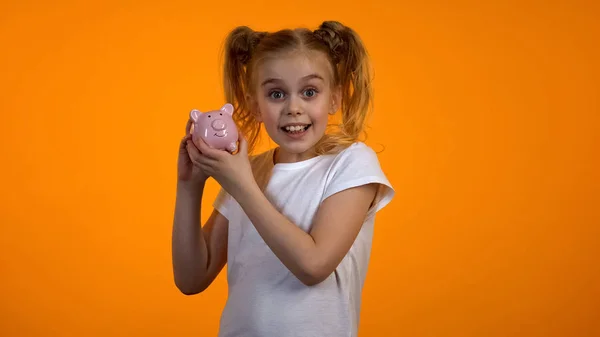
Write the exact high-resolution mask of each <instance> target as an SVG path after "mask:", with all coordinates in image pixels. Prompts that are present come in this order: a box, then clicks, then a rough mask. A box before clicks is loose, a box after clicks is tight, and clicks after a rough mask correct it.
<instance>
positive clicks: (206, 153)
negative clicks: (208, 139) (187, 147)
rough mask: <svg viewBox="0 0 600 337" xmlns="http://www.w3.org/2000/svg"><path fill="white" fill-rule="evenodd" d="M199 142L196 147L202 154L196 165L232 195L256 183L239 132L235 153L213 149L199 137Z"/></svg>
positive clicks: (236, 194) (245, 145) (246, 146)
mask: <svg viewBox="0 0 600 337" xmlns="http://www.w3.org/2000/svg"><path fill="white" fill-rule="evenodd" d="M199 143H200V144H198V149H199V150H200V153H201V154H202V155H201V156H200V157H201V158H200V159H199V160H198V162H197V165H199V166H200V168H201V169H202V171H203V172H205V173H206V174H208V175H210V176H211V177H213V178H214V179H215V180H216V181H217V182H218V183H219V185H221V187H223V188H224V189H225V190H226V191H227V193H229V194H230V195H231V196H232V197H234V198H236V197H237V196H239V193H243V191H244V190H245V189H246V188H248V187H250V185H251V184H256V181H255V180H254V175H253V173H252V167H251V166H250V160H249V159H248V143H247V142H246V139H245V138H244V136H243V135H242V134H241V133H240V137H239V143H240V144H239V150H238V152H237V153H236V154H231V153H229V152H227V151H225V150H218V149H213V148H211V147H210V146H208V144H206V143H205V142H204V141H203V140H202V139H201V138H200V141H199Z"/></svg>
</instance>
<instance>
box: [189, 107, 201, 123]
mask: <svg viewBox="0 0 600 337" xmlns="http://www.w3.org/2000/svg"><path fill="white" fill-rule="evenodd" d="M201 114H202V112H200V110H198V109H194V110H192V111H190V118H191V119H192V120H193V121H194V122H197V121H198V118H200V115H201Z"/></svg>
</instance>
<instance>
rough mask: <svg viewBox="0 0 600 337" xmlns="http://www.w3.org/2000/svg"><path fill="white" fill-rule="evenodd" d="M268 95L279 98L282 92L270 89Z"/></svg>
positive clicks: (281, 96)
mask: <svg viewBox="0 0 600 337" xmlns="http://www.w3.org/2000/svg"><path fill="white" fill-rule="evenodd" d="M269 96H270V97H271V98H273V99H281V98H283V93H282V92H281V91H271V93H269Z"/></svg>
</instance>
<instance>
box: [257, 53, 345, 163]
mask: <svg viewBox="0 0 600 337" xmlns="http://www.w3.org/2000/svg"><path fill="white" fill-rule="evenodd" d="M256 70H257V72H256V80H257V82H256V83H255V85H256V87H255V88H256V90H255V95H254V97H252V101H253V103H254V109H255V111H257V112H256V113H257V118H258V119H259V120H260V121H261V122H262V123H263V124H264V126H265V129H266V131H267V133H268V134H269V136H270V137H271V139H273V141H274V142H275V143H277V145H279V147H280V149H279V153H278V162H296V161H301V160H304V159H308V158H310V157H312V156H313V153H312V150H313V148H314V146H315V144H316V143H317V142H318V141H319V140H320V139H321V137H323V135H324V134H325V129H326V127H327V123H328V116H329V114H333V113H335V112H336V111H337V108H338V106H339V97H340V94H339V91H338V90H332V80H333V78H332V76H331V75H332V69H331V66H330V64H329V61H328V59H327V57H326V56H325V55H324V54H322V53H320V52H312V53H291V54H284V55H278V57H274V58H270V59H266V60H264V61H263V62H262V63H261V64H260V65H259V67H258V68H257V69H256Z"/></svg>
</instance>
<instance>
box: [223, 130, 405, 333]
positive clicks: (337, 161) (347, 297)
mask: <svg viewBox="0 0 600 337" xmlns="http://www.w3.org/2000/svg"><path fill="white" fill-rule="evenodd" d="M273 154H274V150H269V151H266V152H263V153H262V154H259V155H258V156H255V157H252V158H251V162H252V165H253V170H254V171H255V176H256V175H257V172H258V176H257V177H258V178H257V180H259V179H261V178H260V177H259V176H260V175H263V176H266V177H267V178H265V179H266V180H265V181H266V182H268V184H267V185H266V188H265V189H264V193H265V195H266V197H267V198H268V200H269V201H270V202H271V203H272V204H273V205H274V206H275V208H276V209H277V210H279V211H280V212H281V213H282V214H283V215H285V216H286V217H287V218H288V219H289V220H290V221H291V222H293V223H294V224H296V225H297V226H298V227H300V228H302V229H303V230H304V231H306V232H308V231H309V230H310V229H311V225H312V222H313V218H314V216H315V214H316V212H317V209H318V207H319V205H320V204H321V203H322V202H323V200H325V199H326V198H327V197H329V196H331V195H333V194H335V193H337V192H340V191H342V190H345V189H348V188H352V187H356V186H360V185H364V184H369V183H379V184H380V185H379V189H378V193H377V197H376V200H375V202H374V204H373V206H372V207H371V209H370V210H369V213H368V215H367V217H366V219H365V221H364V224H363V226H362V229H361V230H360V233H359V234H358V237H357V238H356V241H355V242H354V244H353V245H352V248H351V249H350V251H349V252H348V254H347V255H346V256H345V257H344V259H343V260H342V262H341V263H340V264H339V265H338V267H337V268H336V269H335V271H334V272H333V273H332V274H331V275H330V276H329V277H328V278H327V279H326V280H325V281H323V282H321V283H319V284H317V285H314V286H306V285H304V284H303V283H302V282H300V281H299V280H298V279H297V278H296V276H294V275H293V274H292V273H291V272H290V271H289V270H288V269H287V267H286V266H285V265H284V264H283V263H282V262H281V261H280V260H279V259H278V258H277V256H276V255H275V254H274V253H273V252H272V251H271V249H270V248H269V247H268V246H267V244H266V243H265V242H264V241H263V239H262V237H261V236H260V235H259V234H258V232H257V231H256V229H255V228H254V226H253V225H252V223H251V222H250V220H249V219H248V217H247V216H246V215H245V213H244V212H243V210H242V208H241V207H240V206H239V204H238V203H237V202H236V201H235V200H234V199H233V198H232V197H231V196H229V195H228V194H227V193H226V192H225V191H224V190H221V191H220V192H219V195H218V197H217V199H216V200H215V203H214V206H215V208H216V209H217V210H218V211H219V212H220V213H221V214H223V215H224V216H225V217H226V218H227V219H228V220H229V237H228V251H227V256H228V257H227V282H228V287H229V290H228V299H227V302H226V305H225V308H224V310H223V313H222V316H221V321H220V328H219V336H220V337H240V336H244V337H300V336H301V337H312V336H315V337H317V336H318V337H338V336H340V337H341V336H344V337H355V336H357V333H358V332H357V330H358V321H359V315H360V313H359V312H360V304H361V293H362V288H363V283H364V280H365V275H366V272H367V266H368V263H369V256H370V252H371V243H372V238H373V225H374V216H375V213H376V212H377V211H379V210H380V209H382V208H383V207H384V206H385V205H387V204H388V203H389V202H390V201H391V199H392V197H393V196H394V190H393V189H392V186H391V184H390V182H389V181H388V179H387V178H386V176H385V174H384V173H383V171H382V170H381V167H380V164H379V160H378V158H377V154H376V153H375V152H374V151H373V150H372V149H371V148H369V147H368V146H367V145H365V144H364V143H362V142H357V143H354V144H353V145H351V146H349V147H348V148H346V149H345V150H343V151H341V152H340V153H338V154H335V155H323V156H318V157H314V158H311V159H308V160H305V161H301V162H296V163H281V164H276V165H273ZM343 211H344V210H343V209H340V212H343Z"/></svg>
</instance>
